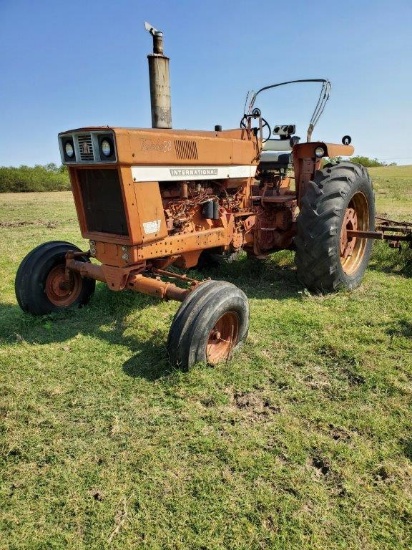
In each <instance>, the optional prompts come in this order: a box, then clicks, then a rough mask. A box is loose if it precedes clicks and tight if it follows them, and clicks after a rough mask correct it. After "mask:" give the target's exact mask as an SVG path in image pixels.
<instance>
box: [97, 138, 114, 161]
mask: <svg viewBox="0 0 412 550" xmlns="http://www.w3.org/2000/svg"><path fill="white" fill-rule="evenodd" d="M100 148H101V150H102V153H103V155H104V156H105V157H110V155H111V154H112V152H113V151H112V144H111V143H110V141H109V140H108V139H103V140H102V142H101V144H100Z"/></svg>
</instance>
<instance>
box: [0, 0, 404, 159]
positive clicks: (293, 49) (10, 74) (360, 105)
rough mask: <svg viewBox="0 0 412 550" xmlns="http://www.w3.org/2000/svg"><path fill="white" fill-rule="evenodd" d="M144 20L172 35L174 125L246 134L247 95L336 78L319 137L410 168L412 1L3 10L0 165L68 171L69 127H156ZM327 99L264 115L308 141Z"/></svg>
mask: <svg viewBox="0 0 412 550" xmlns="http://www.w3.org/2000/svg"><path fill="white" fill-rule="evenodd" d="M144 21H149V22H150V23H151V24H153V25H154V26H155V27H157V28H158V29H160V30H162V31H163V32H164V40H165V54H166V55H168V56H169V57H170V58H171V65H170V68H171V83H172V117H173V126H174V127H175V128H188V129H212V128H213V127H214V125H215V124H221V125H222V126H223V127H224V128H232V127H237V125H238V123H239V120H240V118H241V116H242V112H243V106H244V101H245V96H246V92H247V91H248V90H251V89H254V90H257V89H259V88H260V87H262V86H265V85H267V84H271V83H274V82H280V81H284V80H290V79H298V78H319V77H320V78H328V79H330V80H331V82H332V94H331V98H330V100H329V103H328V104H327V106H326V109H325V113H324V115H323V117H322V118H321V121H320V123H319V124H318V126H317V128H316V130H315V132H314V135H313V139H322V140H325V141H330V142H338V143H339V142H340V140H341V137H342V136H343V135H345V134H350V135H351V136H352V140H353V141H352V143H353V145H354V146H355V149H356V153H357V154H361V155H366V156H370V157H377V158H379V159H380V160H385V161H386V162H398V163H399V164H412V145H411V142H412V140H411V128H412V108H411V104H412V32H411V28H412V2H411V1H410V0H391V1H389V0H375V1H371V0H368V1H362V0H358V1H354V0H347V1H345V2H338V1H334V0H329V1H324V0H316V1H309V0H307V1H303V0H294V1H290V0H289V1H285V0H282V1H278V0H254V1H252V0H236V1H235V0H203V1H201V0H37V1H36V0H0V75H1V80H0V105H1V108H0V129H1V131H0V165H2V166H18V165H20V164H27V165H30V166H31V165H34V164H46V163H48V162H56V163H58V164H60V157H59V153H58V147H57V134H58V132H60V131H63V130H68V129H71V128H77V127H82V126H91V125H113V126H135V127H150V125H151V118H150V99H149V85H148V69H147V58H146V56H147V54H148V53H150V52H151V47H152V42H151V37H150V35H149V34H148V33H147V32H146V31H145V30H144V26H143V23H144ZM317 92H318V89H317V88H316V87H313V85H312V87H311V86H307V85H305V86H303V87H302V88H300V89H299V88H297V87H294V88H293V91H292V90H291V89H290V88H289V90H288V91H287V92H286V91H282V92H280V93H279V94H278V95H275V94H273V95H271V97H270V104H269V103H268V104H267V106H266V104H265V107H263V106H262V114H263V116H265V117H266V118H268V120H269V121H270V122H271V123H297V124H298V131H297V134H298V135H300V136H302V137H303V136H305V130H306V125H307V122H308V121H309V118H310V115H311V111H312V110H313V107H314V103H315V100H316V94H317ZM258 103H259V102H258ZM258 103H257V105H258ZM258 106H260V105H258Z"/></svg>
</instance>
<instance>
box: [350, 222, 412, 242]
mask: <svg viewBox="0 0 412 550" xmlns="http://www.w3.org/2000/svg"><path fill="white" fill-rule="evenodd" d="M346 233H347V236H348V238H355V237H358V238H361V239H377V240H384V241H388V244H389V246H390V247H391V248H401V246H402V243H407V244H408V245H409V247H411V248H412V223H409V222H397V221H394V220H388V219H386V218H381V217H377V218H376V223H375V231H358V230H350V229H348V230H347V231H346Z"/></svg>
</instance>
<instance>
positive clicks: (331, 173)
mask: <svg viewBox="0 0 412 550" xmlns="http://www.w3.org/2000/svg"><path fill="white" fill-rule="evenodd" d="M374 227H375V201H374V194H373V189H372V183H371V180H370V177H369V174H368V172H367V170H366V169H365V168H364V167H363V166H361V165H358V164H353V163H351V162H342V163H339V164H336V165H329V166H327V167H325V168H324V169H323V170H320V171H318V172H317V173H316V176H315V179H314V181H313V182H310V184H309V188H308V190H307V192H306V193H305V195H304V197H303V198H302V202H301V207H300V213H299V216H298V219H297V236H296V238H295V245H296V256H295V261H296V266H297V274H298V278H299V280H300V281H301V282H302V283H303V284H304V285H305V286H306V287H307V288H308V289H309V290H312V291H314V292H330V291H333V290H338V289H340V288H342V289H348V290H352V289H354V288H356V287H357V286H359V284H360V283H361V280H362V277H363V274H364V272H365V270H366V267H367V265H368V262H369V257H370V254H371V251H372V241H371V240H370V239H366V238H362V237H357V236H354V235H352V234H351V233H350V231H373V230H374Z"/></svg>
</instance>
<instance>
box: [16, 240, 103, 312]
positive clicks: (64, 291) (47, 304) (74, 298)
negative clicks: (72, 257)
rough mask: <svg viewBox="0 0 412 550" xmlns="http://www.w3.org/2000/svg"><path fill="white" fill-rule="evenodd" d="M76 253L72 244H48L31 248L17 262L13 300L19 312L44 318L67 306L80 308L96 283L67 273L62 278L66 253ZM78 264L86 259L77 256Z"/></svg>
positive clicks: (76, 249) (58, 242) (92, 291)
mask: <svg viewBox="0 0 412 550" xmlns="http://www.w3.org/2000/svg"><path fill="white" fill-rule="evenodd" d="M69 251H73V252H80V249H79V248H77V246H74V245H73V244H70V243H67V242H63V241H51V242H48V243H44V244H41V245H39V246H38V247H37V248H35V249H33V250H32V251H31V252H29V254H27V256H26V257H25V258H24V260H23V261H22V262H21V264H20V267H19V269H18V270H17V274H16V281H15V291H16V298H17V302H18V304H19V306H20V307H21V309H22V310H23V311H25V312H27V313H31V314H32V315H45V314H47V313H52V312H55V311H60V310H62V309H66V308H68V307H76V306H77V307H81V306H82V305H85V304H87V303H88V301H89V300H90V298H91V296H92V295H93V293H94V289H95V285H96V281H95V280H93V279H87V278H82V277H81V276H80V274H79V273H75V272H70V274H69V279H68V280H67V279H66V274H65V265H66V254H67V252H69ZM77 259H78V260H80V261H83V262H88V261H89V260H88V258H87V257H85V256H80V257H79V258H77Z"/></svg>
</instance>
